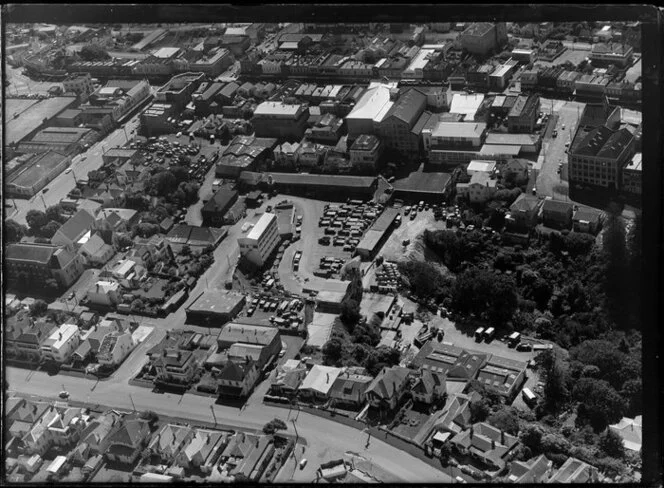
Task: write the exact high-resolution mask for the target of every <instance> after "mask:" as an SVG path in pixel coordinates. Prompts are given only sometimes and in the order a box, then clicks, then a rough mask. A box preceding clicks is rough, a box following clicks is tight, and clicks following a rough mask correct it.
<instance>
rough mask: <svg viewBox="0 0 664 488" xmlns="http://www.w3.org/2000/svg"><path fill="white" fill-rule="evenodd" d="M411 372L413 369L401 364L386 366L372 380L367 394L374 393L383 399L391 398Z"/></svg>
mask: <svg viewBox="0 0 664 488" xmlns="http://www.w3.org/2000/svg"><path fill="white" fill-rule="evenodd" d="M410 374H411V370H409V369H408V368H402V367H401V366H394V367H392V368H387V367H385V368H383V369H382V371H381V372H380V373H379V374H378V376H376V378H374V380H373V381H372V382H371V384H370V385H369V387H368V388H367V394H368V393H373V394H374V395H377V396H378V397H380V398H382V399H385V400H389V399H390V398H392V397H393V396H394V395H395V393H396V392H397V391H398V390H399V389H400V388H401V387H403V384H404V383H405V382H406V381H408V377H409V376H410Z"/></svg>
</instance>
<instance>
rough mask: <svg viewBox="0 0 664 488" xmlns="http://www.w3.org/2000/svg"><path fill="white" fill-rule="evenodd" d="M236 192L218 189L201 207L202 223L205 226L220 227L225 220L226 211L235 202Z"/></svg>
mask: <svg viewBox="0 0 664 488" xmlns="http://www.w3.org/2000/svg"><path fill="white" fill-rule="evenodd" d="M237 199H238V192H237V191H235V190H229V189H226V188H222V189H220V190H218V191H217V192H216V193H215V194H214V196H213V197H212V198H210V200H208V201H207V203H206V204H205V205H203V208H202V209H201V216H202V217H203V225H204V226H206V227H221V226H222V225H223V224H224V223H225V222H226V219H225V216H226V212H228V211H229V210H230V208H231V207H232V206H233V205H234V204H235V202H237Z"/></svg>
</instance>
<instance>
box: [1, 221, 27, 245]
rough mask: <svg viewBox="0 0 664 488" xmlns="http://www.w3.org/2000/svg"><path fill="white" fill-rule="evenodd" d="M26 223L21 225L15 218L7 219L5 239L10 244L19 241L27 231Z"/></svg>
mask: <svg viewBox="0 0 664 488" xmlns="http://www.w3.org/2000/svg"><path fill="white" fill-rule="evenodd" d="M27 230H28V229H27V228H26V227H25V226H24V225H20V224H19V223H18V222H16V221H15V220H12V219H9V220H6V221H5V240H6V242H7V243H8V244H11V243H12V242H19V241H20V240H21V239H22V238H23V236H24V235H25V234H26V232H27Z"/></svg>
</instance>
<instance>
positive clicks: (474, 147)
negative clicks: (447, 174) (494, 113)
mask: <svg viewBox="0 0 664 488" xmlns="http://www.w3.org/2000/svg"><path fill="white" fill-rule="evenodd" d="M486 133H487V125H486V124H485V123H483V122H443V121H438V120H435V119H434V117H432V120H430V123H429V124H427V125H426V126H425V127H424V128H423V129H422V142H423V145H424V151H425V152H426V153H428V155H429V163H431V164H432V165H436V166H439V165H443V166H444V165H456V164H460V163H466V162H469V161H470V160H472V159H476V155H477V153H478V152H479V151H480V149H481V147H482V144H484V141H485V139H486V137H487V135H486Z"/></svg>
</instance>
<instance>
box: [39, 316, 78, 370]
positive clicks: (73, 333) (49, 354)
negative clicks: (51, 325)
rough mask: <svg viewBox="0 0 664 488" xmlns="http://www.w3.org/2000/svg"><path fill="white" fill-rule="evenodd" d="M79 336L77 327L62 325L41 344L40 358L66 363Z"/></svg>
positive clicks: (75, 346)
mask: <svg viewBox="0 0 664 488" xmlns="http://www.w3.org/2000/svg"><path fill="white" fill-rule="evenodd" d="M80 336H81V333H80V330H79V328H78V325H75V324H62V325H61V326H60V327H58V329H57V330H55V331H53V333H52V334H51V335H50V336H49V337H48V339H46V340H45V341H44V342H43V343H42V345H41V348H40V349H41V353H42V357H43V358H44V359H45V360H47V361H55V362H57V363H61V364H62V363H64V362H66V361H67V360H68V359H69V358H70V357H71V355H72V354H73V352H74V351H75V350H76V348H77V347H78V344H79V342H80Z"/></svg>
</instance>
